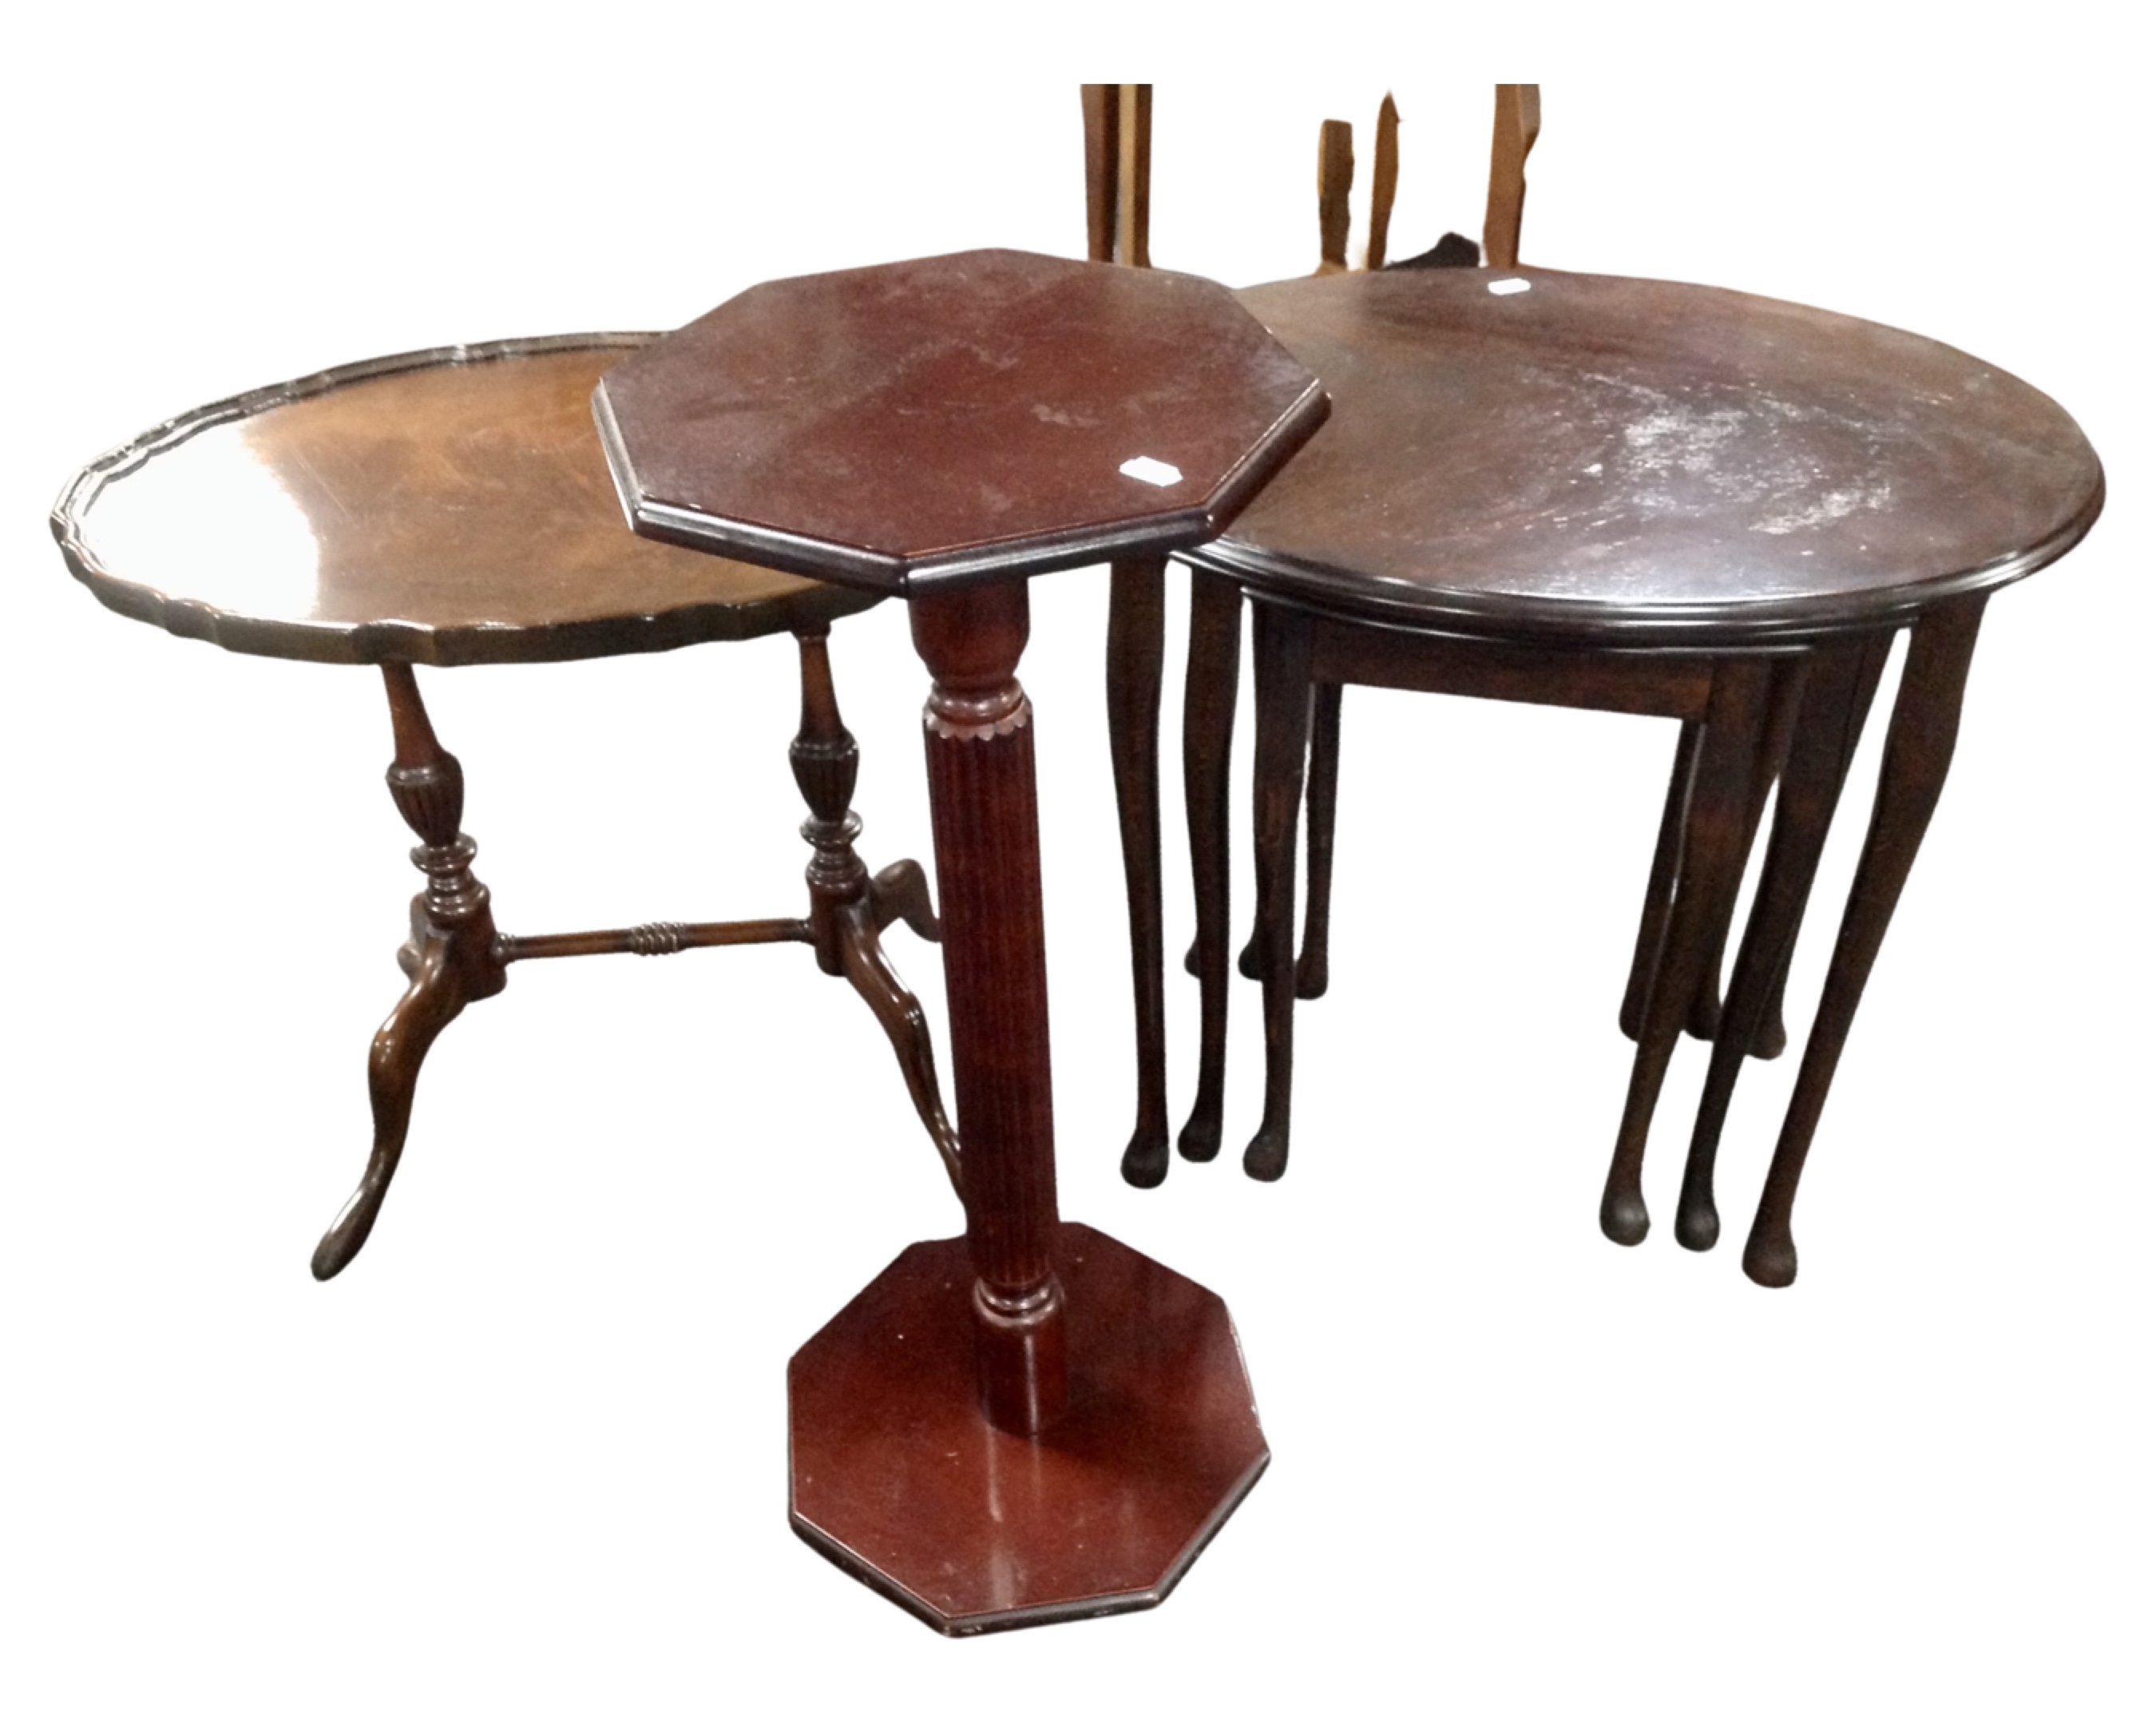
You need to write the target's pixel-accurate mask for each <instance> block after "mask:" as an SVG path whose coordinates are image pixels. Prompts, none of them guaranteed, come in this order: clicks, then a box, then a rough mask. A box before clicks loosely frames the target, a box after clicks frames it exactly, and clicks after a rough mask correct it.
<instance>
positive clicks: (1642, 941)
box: [1617, 721, 1699, 1042]
mask: <svg viewBox="0 0 2156 1725" xmlns="http://www.w3.org/2000/svg"><path fill="white" fill-rule="evenodd" d="M1698 764H1699V726H1698V725H1697V723H1694V722H1691V721H1687V722H1686V724H1685V725H1684V726H1682V727H1681V729H1680V730H1679V731H1678V732H1677V747H1676V757H1675V758H1674V759H1673V760H1672V761H1671V762H1670V788H1669V789H1668V791H1667V792H1666V793H1665V794H1664V796H1663V798H1662V824H1661V827H1660V829H1658V830H1657V831H1656V832H1655V855H1654V860H1653V861H1652V862H1651V863H1650V864H1649V865H1648V866H1647V891H1646V896H1645V901H1643V902H1642V903H1641V904H1640V932H1639V933H1638V935H1637V936H1636V937H1635V938H1634V941H1633V943H1632V968H1631V971H1630V974H1629V975H1627V976H1626V977H1625V999H1624V1001H1623V1003H1622V1004H1620V1006H1619V1007H1618V1009H1617V1028H1618V1029H1620V1030H1622V1031H1623V1032H1624V1033H1625V1034H1626V1035H1627V1036H1629V1037H1630V1038H1631V1039H1632V1040H1634V1041H1635V1042H1636V1041H1638V1040H1640V1021H1641V1019H1642V1018H1643V1017H1644V1015H1645V1012H1646V1008H1647V991H1648V989H1649V988H1650V987H1651V986H1652V985H1653V983H1654V980H1655V961H1656V960H1658V959H1659V958H1660V957H1661V952H1662V942H1664V940H1665V939H1666V937H1668V934H1669V929H1670V907H1671V901H1672V900H1673V899H1674V898H1675V896H1676V885H1677V858H1678V855H1679V854H1680V853H1681V851H1682V850H1683V849H1684V824H1685V810H1686V808H1687V807H1688V806H1689V805H1690V803H1691V781H1692V774H1693V773H1694V772H1695V771H1696V770H1697V767H1698Z"/></svg>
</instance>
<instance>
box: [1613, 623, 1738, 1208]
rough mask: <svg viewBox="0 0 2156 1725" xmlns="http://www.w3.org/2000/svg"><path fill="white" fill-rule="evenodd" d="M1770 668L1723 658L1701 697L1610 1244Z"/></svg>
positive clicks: (1702, 944) (1680, 1018) (1719, 877)
mask: <svg viewBox="0 0 2156 1725" xmlns="http://www.w3.org/2000/svg"><path fill="white" fill-rule="evenodd" d="M1772 675H1773V667H1772V665H1771V663H1770V662H1769V661H1768V660H1759V659H1730V660H1723V661H1722V665H1720V667H1719V668H1718V669H1717V670H1716V672H1715V676H1714V687H1713V689H1712V691H1711V692H1710V693H1709V695H1708V696H1707V716H1706V718H1705V719H1704V720H1703V721H1701V729H1700V733H1699V743H1698V752H1697V762H1696V764H1695V767H1694V770H1693V773H1692V775H1691V780H1692V783H1691V799H1690V807H1689V809H1687V811H1686V817H1685V824H1684V837H1683V840H1682V844H1681V851H1680V855H1679V857H1678V859H1677V865H1676V866H1677V875H1678V878H1680V879H1682V878H1683V877H1684V876H1685V875H1691V876H1692V878H1693V880H1694V883H1695V890H1694V891H1690V892H1685V891H1680V892H1679V893H1678V894H1677V896H1676V905H1675V906H1674V908H1673V909H1672V911H1671V916H1670V925H1669V935H1668V937H1667V938H1666V940H1665V941H1664V942H1662V950H1661V957H1659V959H1658V960H1657V961H1656V963H1655V965H1654V967H1653V968H1652V971H1651V973H1650V978H1649V982H1648V986H1647V996H1646V1000H1645V1009H1644V1011H1643V1013H1642V1015H1641V1020H1640V1046H1639V1049H1638V1050H1637V1052H1636V1053H1635V1055H1633V1059H1632V1081H1631V1085H1630V1088H1629V1090H1628V1091H1626V1094H1625V1114H1624V1118H1623V1121H1622V1122H1621V1123H1620V1125H1619V1127H1618V1131H1617V1147H1616V1148H1615V1150H1614V1152H1613V1153H1611V1156H1610V1159H1609V1179H1608V1182H1607V1183H1605V1185H1604V1189H1603V1194H1602V1231H1603V1232H1604V1234H1605V1235H1608V1236H1609V1238H1610V1239H1611V1240H1615V1241H1616V1242H1617V1243H1618V1244H1619V1245H1638V1244H1639V1243H1640V1241H1641V1240H1645V1238H1646V1237H1647V1205H1646V1200H1645V1198H1644V1197H1643V1196H1642V1194H1641V1193H1640V1168H1641V1167H1642V1165H1643V1164H1644V1163H1645V1159H1646V1153H1647V1132H1648V1128H1649V1127H1650V1126H1651V1125H1652V1124H1653V1123H1654V1117H1655V1101H1656V1099H1657V1098H1658V1097H1659V1096H1661V1088H1662V1079H1663V1076H1664V1075H1665V1074H1666V1072H1667V1071H1668V1070H1669V1064H1670V1055H1671V1052H1672V1051H1673V1050H1675V1049H1676V1041H1677V1037H1678V1035H1679V1034H1680V1033H1681V1030H1682V1029H1683V1026H1684V1015H1685V1009H1686V1005H1687V1004H1689V1003H1690V1001H1691V996H1692V991H1693V989H1694V988H1695V987H1696V986H1697V980H1698V975H1699V969H1700V966H1701V965H1702V963H1704V962H1705V959H1706V956H1707V947H1708V944H1709V942H1711V941H1712V938H1713V934H1714V927H1713V922H1714V916H1715V913H1716V906H1717V904H1718V903H1719V901H1720V899H1721V896H1722V891H1723V890H1724V887H1725V886H1726V883H1727V878H1728V876H1729V875H1730V874H1732V873H1733V872H1736V871H1738V870H1741V869H1742V867H1743V849H1742V839H1743V826H1744V804H1745V798H1746V795H1747V793H1748V790H1749V788H1750V785H1751V777H1752V762H1753V757H1754V755H1755V753H1756V752H1757V750H1758V741H1759V732H1760V728H1761V722H1762V720H1763V716H1764V713H1765V708H1766V700H1767V692H1768V682H1769V680H1770V679H1771V677H1772Z"/></svg>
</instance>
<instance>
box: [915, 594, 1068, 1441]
mask: <svg viewBox="0 0 2156 1725" xmlns="http://www.w3.org/2000/svg"><path fill="white" fill-rule="evenodd" d="M909 603H910V608H911V614H912V623H913V640H914V645H915V647H916V649H918V650H919V652H920V654H921V658H922V659H923V660H925V661H926V662H927V665H928V669H929V670H930V672H931V673H932V675H933V676H934V678H935V682H934V685H933V686H932V689H931V690H930V692H929V696H928V706H927V712H926V713H925V715H924V716H923V717H924V724H925V732H926V737H927V755H928V791H929V803H930V809H931V813H932V817H933V819H934V824H935V829H936V878H937V889H938V896H939V897H940V898H941V900H942V907H943V973H944V977H945V978H946V980H947V983H948V985H949V996H950V1013H951V1064H952V1084H953V1086H954V1088H955V1091H956V1093H957V1105H958V1130H959V1134H960V1138H961V1141H962V1142H963V1144H964V1145H965V1169H966V1183H965V1199H966V1239H967V1245H968V1252H969V1255H970V1256H971V1258H972V1260H973V1276H974V1281H973V1333H974V1343H975V1358H976V1361H977V1363H978V1371H979V1385H980V1391H981V1400H982V1407H983V1412H984V1413H985V1414H987V1416H988V1420H989V1422H990V1423H991V1424H992V1425H996V1426H998V1427H999V1428H1000V1429H1002V1430H1004V1431H1009V1432H1016V1433H1019V1434H1020V1435H1029V1434H1032V1433H1035V1432H1039V1431H1040V1430H1044V1429H1045V1428H1046V1427H1047V1426H1049V1425H1052V1424H1053V1423H1054V1422H1055V1420H1056V1418H1057V1417H1058V1416H1059V1415H1060V1414H1061V1413H1062V1411H1063V1408H1064V1403H1065V1393H1066V1389H1065V1384H1066V1378H1065V1373H1066V1363H1065V1312H1064V1298H1063V1287H1062V1284H1061V1282H1060V1281H1059V1280H1058V1279H1057V1276H1056V1273H1055V1261H1054V1257H1053V1250H1054V1242H1055V1234H1056V1224H1057V1217H1056V1204H1055V1119H1054V1115H1053V1111H1052V1106H1051V1098H1050V1080H1049V1058H1048V968H1047V959H1046V951H1045V939H1044V936H1043V931H1042V919H1041V901H1040V833H1039V819H1038V815H1037V813H1036V809H1035V804H1034V760H1033V707H1032V704H1031V703H1030V702H1029V701H1027V699H1026V696H1025V691H1024V689H1022V688H1021V687H1020V686H1019V681H1018V678H1017V675H1016V672H1017V670H1018V661H1019V655H1020V654H1021V653H1023V652H1024V649H1025V641H1026V633H1027V620H1028V619H1027V604H1026V588H1025V583H1024V582H1022V581H1013V582H1008V583H1003V584H1001V585H998V586H992V587H977V588H964V589H961V590H960V591H958V592H956V593H929V594H922V595H918V596H916V597H915V598H912V599H911V601H910V602H909Z"/></svg>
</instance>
